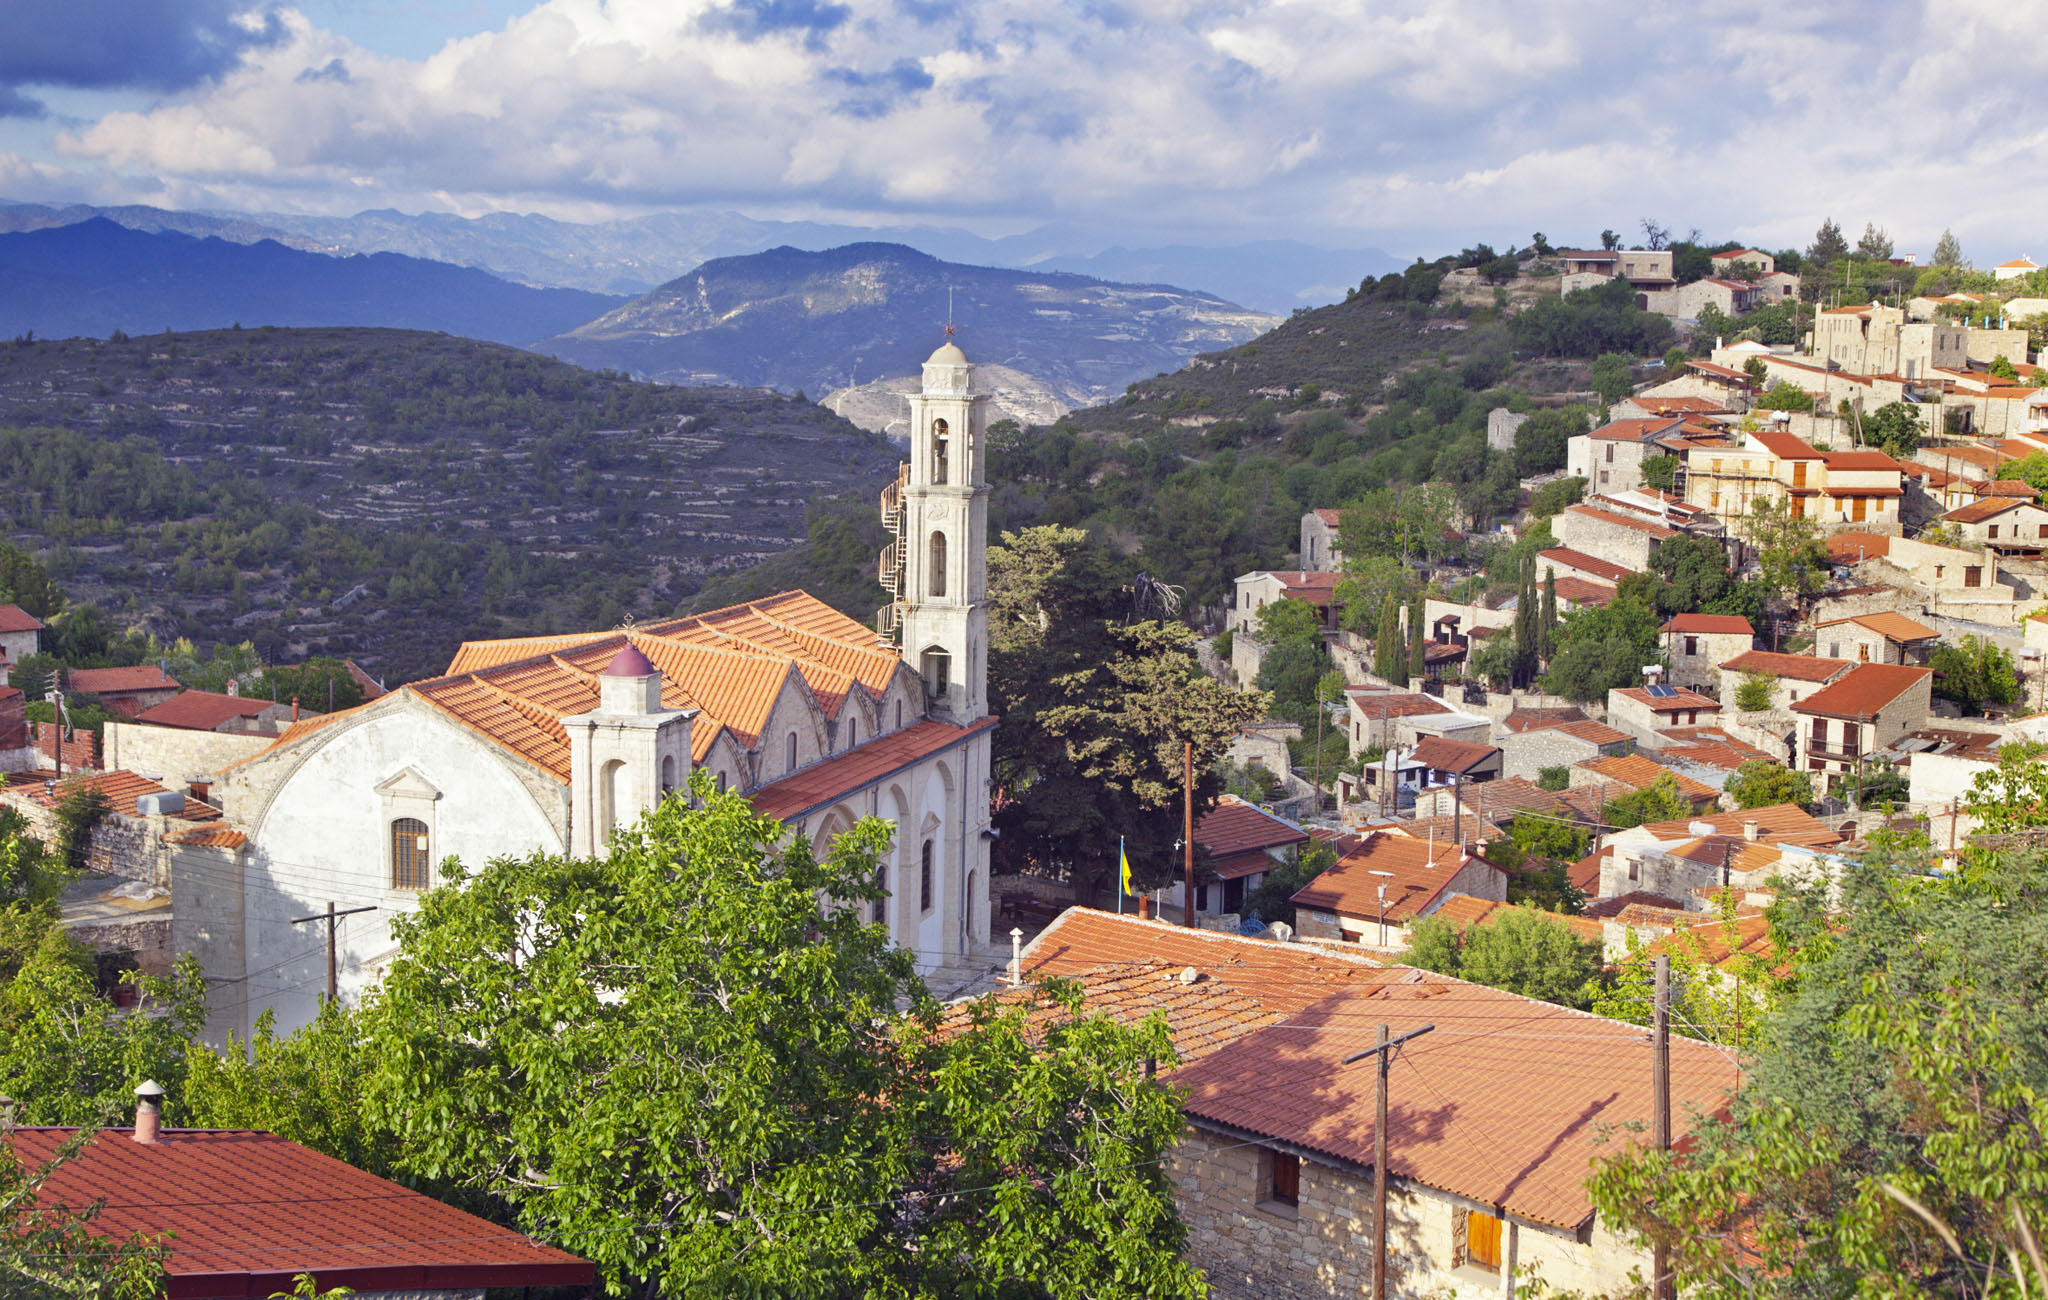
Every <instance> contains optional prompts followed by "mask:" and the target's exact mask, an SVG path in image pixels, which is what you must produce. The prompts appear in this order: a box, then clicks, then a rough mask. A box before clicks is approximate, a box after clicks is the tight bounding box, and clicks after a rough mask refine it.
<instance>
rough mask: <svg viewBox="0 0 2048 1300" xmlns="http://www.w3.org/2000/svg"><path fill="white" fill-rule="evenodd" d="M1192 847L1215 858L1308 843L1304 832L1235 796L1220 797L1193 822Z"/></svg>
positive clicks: (1283, 819) (1291, 823)
mask: <svg viewBox="0 0 2048 1300" xmlns="http://www.w3.org/2000/svg"><path fill="white" fill-rule="evenodd" d="M1195 843H1197V844H1199V845H1201V846H1202V847H1203V848H1205V849H1207V850H1209V852H1210V853H1211V854H1212V855H1213V856H1215V857H1219V858H1224V857H1229V856H1231V855H1233V854H1238V853H1245V852H1249V851H1252V850H1257V851H1259V852H1262V853H1263V852H1264V851H1265V850H1267V849H1277V848H1283V847H1285V846H1287V845H1289V844H1306V843H1308V832H1307V831H1305V830H1303V829H1302V828H1301V827H1299V826H1296V825H1295V824H1294V823H1293V822H1290V821H1288V820H1286V819H1285V818H1281V817H1275V816H1274V815H1273V814H1271V813H1269V812H1267V811H1265V810H1264V809H1262V808H1257V807H1254V806H1253V805H1251V804H1248V803H1246V802H1245V801H1244V800H1242V799H1239V798H1238V797H1236V796H1235V795H1224V796H1223V798H1222V799H1220V800H1218V801H1217V804H1216V806H1215V807H1214V808H1211V809H1210V810H1209V811H1208V812H1206V813H1203V814H1202V816H1201V818H1200V819H1199V820H1197V821H1196V822H1195Z"/></svg>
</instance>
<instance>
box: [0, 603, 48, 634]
mask: <svg viewBox="0 0 2048 1300" xmlns="http://www.w3.org/2000/svg"><path fill="white" fill-rule="evenodd" d="M42 628H43V621H42V620H41V619H39V618H37V617H36V616H35V615H33V614H31V613H29V612H28V611H27V610H25V609H23V608H22V607H21V606H19V605H0V632H40V631H41V630H42Z"/></svg>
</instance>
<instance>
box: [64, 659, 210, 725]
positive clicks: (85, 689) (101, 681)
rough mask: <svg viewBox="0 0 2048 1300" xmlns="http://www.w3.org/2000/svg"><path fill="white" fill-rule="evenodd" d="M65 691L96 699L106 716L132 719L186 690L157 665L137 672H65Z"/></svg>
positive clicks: (68, 670)
mask: <svg viewBox="0 0 2048 1300" xmlns="http://www.w3.org/2000/svg"><path fill="white" fill-rule="evenodd" d="M63 678H64V689H65V690H66V691H68V692H70V693H71V694H74V695H89V696H92V697H93V698H94V699H97V700H98V701H99V702H100V704H101V705H102V706H103V707H104V708H105V709H106V710H107V712H109V713H112V714H115V715H117V716H119V717H123V718H132V717H135V716H136V715H137V714H140V713H142V712H143V711H144V710H146V709H151V708H154V707H156V706H157V705H159V704H162V703H163V702H164V701H165V700H168V699H170V698H171V697H172V696H173V695H176V694H177V693H178V692H180V691H182V690H184V689H185V688H184V687H183V686H180V685H179V684H178V682H177V679H176V678H174V677H172V676H171V675H170V674H169V673H166V672H165V671H164V670H163V669H162V668H160V667H159V666H157V665H156V664H145V665H142V666H140V667H136V668H66V669H64V670H63Z"/></svg>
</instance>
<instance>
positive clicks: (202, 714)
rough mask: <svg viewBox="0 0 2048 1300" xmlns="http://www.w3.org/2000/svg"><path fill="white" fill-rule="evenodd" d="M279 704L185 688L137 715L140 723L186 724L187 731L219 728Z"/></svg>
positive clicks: (184, 726) (256, 715) (165, 725)
mask: <svg viewBox="0 0 2048 1300" xmlns="http://www.w3.org/2000/svg"><path fill="white" fill-rule="evenodd" d="M276 707H277V704H276V702H275V701H272V700H256V699H250V698H249V697H248V696H245V695H221V694H217V693H216V692H213V691H184V692H181V693H180V694H177V695H173V696H172V697H171V698H170V699H168V700H165V701H164V702H163V703H162V704H159V705H156V706H155V707H153V708H148V709H144V710H143V711H142V712H140V713H138V714H136V715H135V720H136V721H137V722H146V723H150V724H152V725H154V726H159V727H182V728H184V729H185V730H187V731H216V730H218V729H219V728H220V727H221V725H222V724H223V723H227V722H232V721H234V720H235V719H236V718H254V717H258V716H260V715H261V714H262V713H264V712H265V711H266V710H269V709H274V708H276Z"/></svg>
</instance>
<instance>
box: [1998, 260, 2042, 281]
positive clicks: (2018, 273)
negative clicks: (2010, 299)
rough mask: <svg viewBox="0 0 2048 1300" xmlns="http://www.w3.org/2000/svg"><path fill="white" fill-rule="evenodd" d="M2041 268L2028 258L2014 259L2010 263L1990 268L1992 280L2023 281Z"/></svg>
mask: <svg viewBox="0 0 2048 1300" xmlns="http://www.w3.org/2000/svg"><path fill="white" fill-rule="evenodd" d="M2040 269H2041V268H2040V267H2038V266H2036V265H2035V264H2034V259H2032V258H2030V257H2015V258H2014V259H2012V260H2011V261H2010V262H2000V263H1999V264H1998V265H1997V266H1994V267H1992V268H1991V278H1992V279H1994V280H2024V279H2026V278H2027V277H2028V276H2030V275H2032V274H2033V273H2034V272H2036V271H2038V270H2040Z"/></svg>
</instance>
